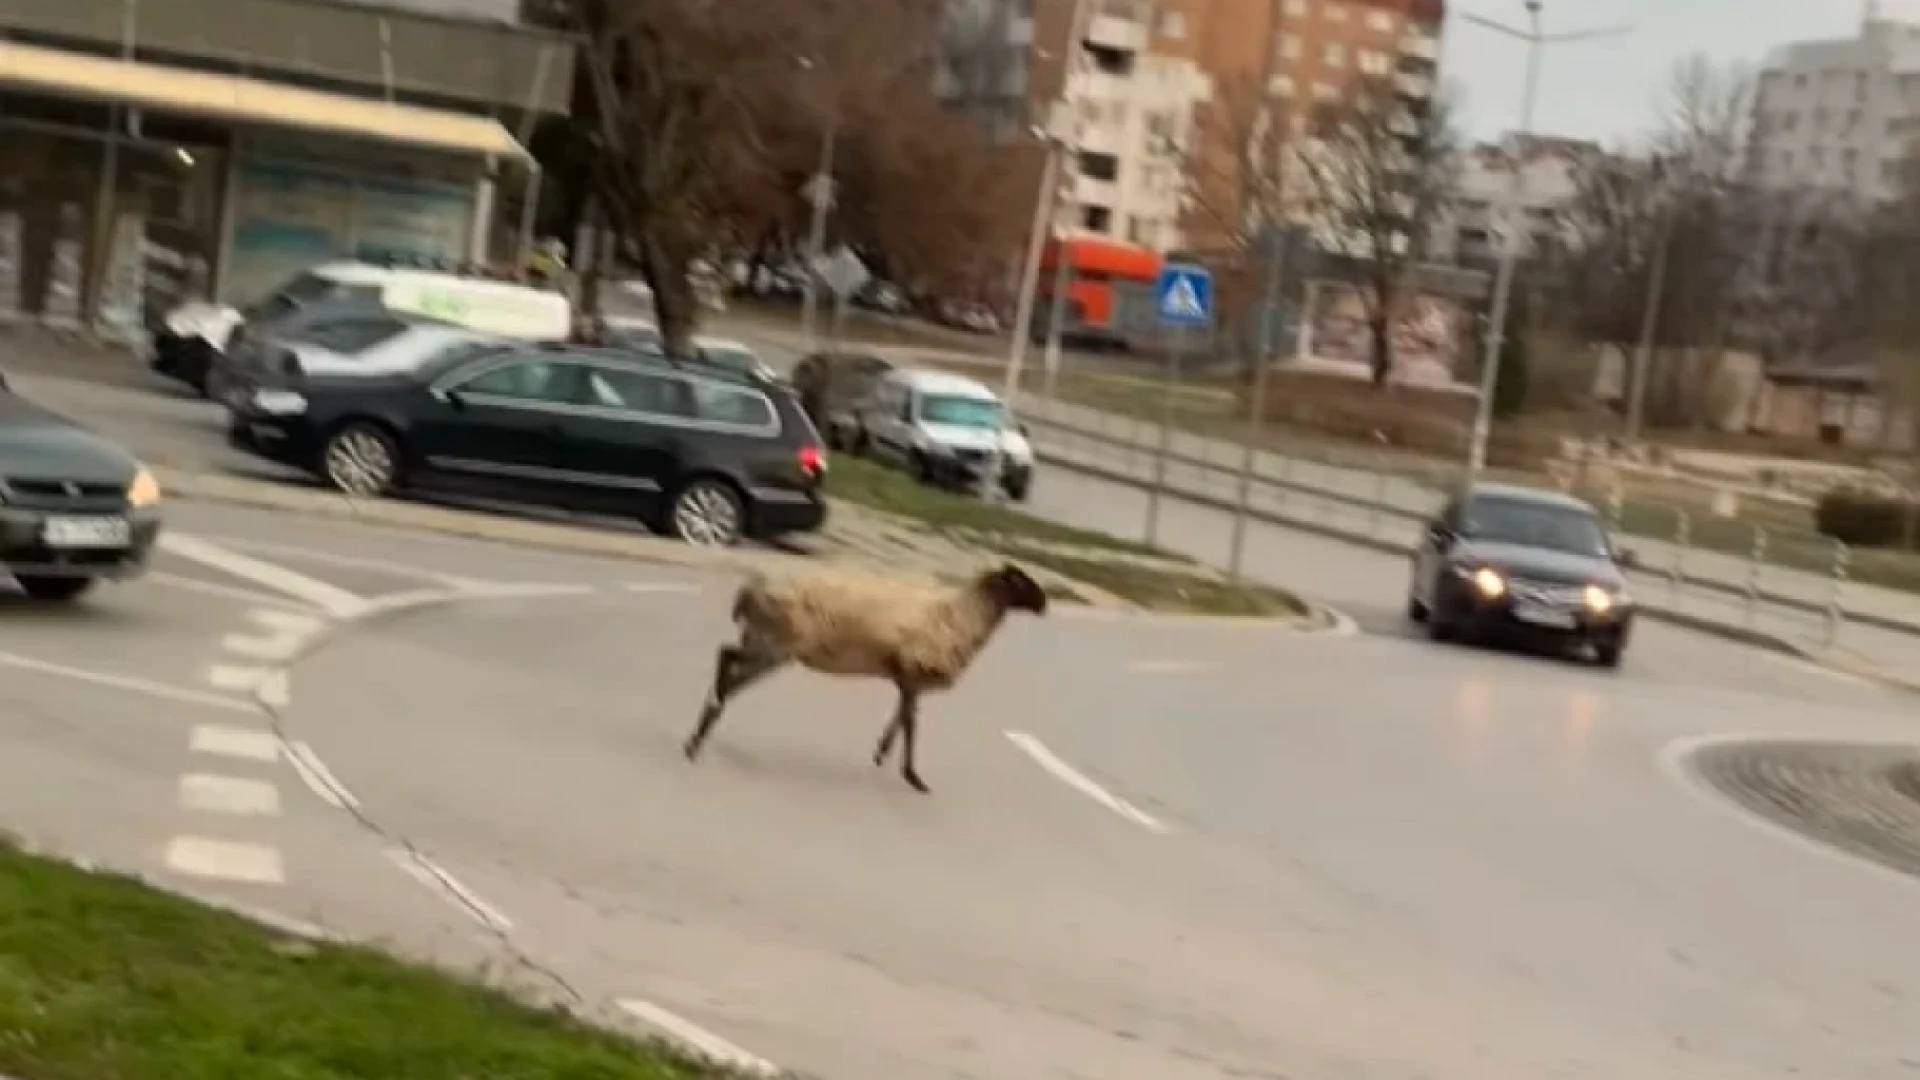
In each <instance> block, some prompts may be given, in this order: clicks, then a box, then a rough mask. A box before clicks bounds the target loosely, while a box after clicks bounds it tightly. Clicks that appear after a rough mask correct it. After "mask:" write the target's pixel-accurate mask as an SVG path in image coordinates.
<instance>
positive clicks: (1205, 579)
mask: <svg viewBox="0 0 1920 1080" xmlns="http://www.w3.org/2000/svg"><path fill="white" fill-rule="evenodd" d="M827 493H828V494H829V495H831V496H834V497H836V498H841V499H845V500H847V501H848V502H851V503H856V504H858V505H861V506H864V507H868V508H870V509H874V510H880V511H883V512H885V513H888V514H893V515H896V516H898V517H901V518H904V519H906V520H908V521H911V522H913V523H915V524H917V525H920V526H922V527H924V528H926V529H928V530H929V531H931V532H933V533H935V534H937V535H941V536H944V537H946V538H948V539H950V540H953V541H955V542H956V543H960V544H963V545H966V546H969V547H973V548H978V549H984V550H989V551H994V552H998V553H1000V554H1002V555H1005V556H1007V557H1008V558H1012V559H1018V560H1021V561H1023V562H1028V563H1032V564H1034V565H1036V566H1040V567H1044V568H1046V569H1048V570H1052V571H1054V572H1055V573H1058V574H1061V575H1063V576H1065V577H1067V578H1071V579H1073V580H1075V581H1079V582H1081V583H1083V584H1086V585H1091V586H1093V587H1094V588H1097V589H1101V590H1104V591H1106V592H1109V593H1112V594H1113V595H1115V596H1118V597H1120V598H1121V599H1123V600H1128V601H1131V602H1133V603H1135V604H1138V605H1140V606H1141V607H1143V608H1146V609H1148V610H1150V611H1160V612H1168V613H1182V614H1205V615H1241V616H1282V615H1304V614H1306V613H1307V611H1308V607H1307V605H1306V604H1305V603H1304V602H1302V601H1301V600H1300V599H1299V598H1298V597H1295V596H1293V595H1291V594H1289V593H1287V592H1284V591H1282V590H1279V589H1273V588H1267V587H1265V586H1259V585H1235V584H1231V583H1229V582H1225V581H1221V580H1219V579H1218V578H1216V577H1212V576H1210V575H1208V574H1207V573H1206V572H1205V571H1203V570H1202V569H1201V568H1200V567H1199V566H1198V565H1197V564H1195V563H1194V562H1193V560H1191V559H1189V558H1187V557H1185V556H1183V555H1178V554H1175V553H1172V552H1168V551H1164V550H1161V549H1159V548H1155V547H1151V546H1149V545H1146V544H1142V543H1138V542H1136V541H1132V540H1124V539H1121V538H1120V537H1117V536H1109V535H1108V534H1106V533H1101V532H1094V531H1092V530H1090V529H1076V528H1073V527H1072V526H1069V525H1059V524H1056V523H1054V522H1051V521H1046V520H1044V519H1041V518H1037V517H1034V516H1033V515H1031V514H1025V513H1021V512H1020V511H1018V510H1014V509H1011V508H1009V507H1005V506H997V505H994V504H991V503H987V502H983V501H981V500H980V499H978V498H975V497H972V496H967V495H960V494H956V493H954V492H950V491H943V490H941V489H939V488H934V487H929V486H927V485H925V484H922V483H920V482H918V481H917V480H914V479H912V478H911V477H908V476H906V475H905V474H903V473H900V472H898V471H895V470H893V469H889V468H886V467H884V466H881V465H877V464H874V463H873V462H870V461H862V460H860V459H859V458H855V457H851V456H847V455H840V456H836V457H835V458H834V460H833V468H832V471H830V472H829V473H828V474H827ZM1183 567H1190V568H1191V569H1183Z"/></svg>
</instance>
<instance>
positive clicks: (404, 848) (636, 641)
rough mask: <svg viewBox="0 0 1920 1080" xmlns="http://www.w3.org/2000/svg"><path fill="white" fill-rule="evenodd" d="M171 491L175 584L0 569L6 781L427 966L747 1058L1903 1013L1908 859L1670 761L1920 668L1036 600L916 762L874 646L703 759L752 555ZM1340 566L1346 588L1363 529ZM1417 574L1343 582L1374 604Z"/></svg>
mask: <svg viewBox="0 0 1920 1080" xmlns="http://www.w3.org/2000/svg"><path fill="white" fill-rule="evenodd" d="M171 524H172V530H173V534H174V535H175V536H177V537H179V538H180V540H179V541H177V542H176V544H175V546H174V551H172V552H170V553H169V554H167V555H165V556H164V557H163V561H162V565H161V566H160V568H159V573H158V575H156V577H154V578H153V579H151V580H148V581H145V582H140V583H135V584H131V585H127V586H122V587H117V588H113V589H110V590H106V591H103V592H102V593H101V594H99V596H98V597H97V598H96V599H94V600H92V601H90V602H89V603H88V604H87V605H86V606H84V607H81V608H78V609H75V610H73V611H67V612H50V611H45V610H40V609H31V608H27V607H25V606H23V605H19V604H8V605H0V667H5V668H7V669H8V673H9V676H10V677H9V678H8V679H7V680H5V683H4V688H3V689H0V733H3V737H4V738H5V741H6V750H7V752H6V753H5V754H4V755H0V762H3V764H0V814H4V815H5V820H6V822H7V823H8V825H9V826H10V827H12V828H15V829H16V830H18V831H20V832H23V833H25V834H27V835H29V836H32V837H36V838H39V839H42V840H44V841H47V842H51V843H54V844H57V845H60V846H63V847H65V848H67V849H69V850H73V851H77V852H80V853H83V854H87V855H90V856H92V857H95V858H98V859H101V860H103V861H106V862H108V863H111V864H113V865H118V866H123V867H126V868H129V869H135V870H140V871H143V872H146V873H149V874H151V875H153V876H155V877H158V878H161V879H164V880H167V881H169V882H171V883H175V884H180V885H184V886H186V887H190V888H192V889H195V890H196V891H198V892H201V893H205V894H212V895H215V896H219V897H224V898H226V899H228V900H230V901H232V902H235V903H238V904H242V905H249V906H253V907H259V908H267V909H272V910H276V911H280V912H285V913H288V914H290V915H293V916H295V917H298V918H302V919H305V920H308V921H312V922H316V923H320V924H322V925H325V926H328V927H334V928H338V929H341V930H344V931H347V932H351V933H357V934H365V935H371V936H376V937H380V938H382V939H383V940H388V941H391V942H394V943H395V944H398V945H400V946H403V947H406V948H408V949H411V950H414V951H417V952H419V953H422V954H424V955H431V956H434V957H436V958H438V959H440V960H442V961H443V962H450V963H455V964H482V963H486V964H489V965H494V966H495V967H494V970H498V968H497V965H499V964H501V963H503V962H520V961H529V962H532V963H534V964H537V965H538V967H539V968H540V969H542V971H544V972H546V973H549V974H550V975H551V976H553V977H557V978H558V979H559V980H562V981H564V983H565V984H566V985H567V986H569V987H571V988H573V990H575V991H577V992H579V993H582V994H586V995H589V996H592V997H595V998H607V999H615V1000H624V1001H626V1002H628V1003H629V1004H630V1005H631V1008H632V1011H633V1015H635V1016H636V1018H638V1020H644V1022H645V1023H646V1024H647V1025H648V1026H653V1027H656V1028H665V1029H667V1030H669V1031H670V1032H671V1033H673V1034H676V1035H679V1036H681V1037H688V1038H700V1039H704V1040H707V1045H708V1046H709V1047H722V1048H724V1049H726V1051H727V1052H729V1053H738V1054H740V1055H745V1060H748V1062H749V1063H752V1062H758V1061H766V1062H773V1063H777V1064H778V1065H780V1066H785V1067H791V1068H797V1069H802V1070H805V1071H808V1072H811V1073H815V1074H818V1075H820V1076H823V1077H831V1078H835V1080H881V1078H886V1080H920V1078H928V1080H931V1078H936V1077H937V1078H942V1080H946V1078H957V1077H967V1076H983V1077H984V1076H995V1077H1003V1076H1046V1075H1090V1076H1091V1075H1098V1076H1105V1077H1117V1078H1134V1077H1139V1078H1147V1077H1154V1078H1164V1077H1173V1078H1187V1077H1193V1078H1200V1077H1221V1076H1273V1077H1279V1076H1286V1077H1310V1078H1313V1080H1342V1078H1349V1077H1351V1078H1373V1077H1381V1078H1401V1077H1406V1078H1412V1077H1428V1076H1433V1077H1463V1078H1464V1077H1473V1078H1476V1080H1479V1078H1494V1080H1502V1078H1507V1077H1512V1078H1516V1080H1517V1078H1521V1077H1526V1078H1528V1080H1533V1078H1537V1077H1540V1076H1595V1077H1603V1076H1604V1077H1617V1076H1634V1077H1638V1078H1648V1080H1657V1078H1662V1077H1674V1078H1676V1080H1677V1078H1680V1077H1687V1078H1689V1080H1696V1078H1700V1077H1716V1078H1720V1077H1726V1078H1742V1080H1744V1078H1749V1077H1753V1078H1757V1077H1763V1076H1765V1077H1774V1076H1786V1075H1802V1076H1820V1077H1825V1078H1880V1077H1888V1078H1891V1077H1906V1076H1910V1075H1912V1069H1913V1067H1914V1062H1915V1061H1917V1060H1920V1034H1916V1028H1915V1025H1914V1024H1913V1022H1912V1020H1913V1015H1914V1013H1913V1007H1914V1006H1913V1002H1914V1001H1915V1000H1916V997H1917V996H1920V976H1916V975H1915V974H1914V973H1915V972H1916V971H1920V936H1916V935H1915V934H1914V933H1913V932H1912V931H1913V915H1912V897H1913V894H1912V892H1911V891H1910V887H1909V886H1907V885H1906V884H1905V883H1903V882H1901V881H1897V880H1891V879H1889V877H1888V876H1887V875H1885V874H1884V873H1879V872H1876V871H1874V870H1872V869H1871V868H1868V867H1866V866H1865V865H1864V864H1858V863H1854V862H1852V861H1850V860H1847V859H1844V858H1842V857H1838V856H1824V855H1822V854H1820V853H1818V852H1815V851H1810V850H1808V849H1806V848H1805V847H1804V846H1802V845H1797V844H1794V843H1791V842H1787V841H1785V840H1783V839H1781V838H1780V837H1779V836H1777V835H1775V834H1773V833H1771V832H1769V831H1767V830H1766V829H1764V828H1762V827H1760V826H1757V825H1756V824H1753V823H1751V822H1748V821H1747V820H1745V819H1743V818H1741V817H1739V816H1738V815H1736V814H1734V813H1732V812H1731V811H1728V810H1726V809H1725V808H1724V807H1722V806H1721V805H1720V804H1718V803H1716V802H1713V801H1711V800H1708V799H1706V798H1705V797H1704V796H1702V795H1700V794H1699V793H1698V792H1697V791H1696V790H1695V788H1694V786H1693V785H1692V784H1690V783H1689V782H1687V781H1686V780H1685V778H1684V776H1682V775H1680V772H1679V770H1677V769H1675V768H1674V766H1673V758H1674V755H1675V754H1676V753H1677V752H1678V748H1681V747H1684V746H1685V745H1687V741H1688V740H1698V739H1700V738H1702V737H1710V736H1725V735H1738V734H1750V735H1764V736H1778V735H1795V734H1800V735H1805V734H1819V735H1821V736H1824V737H1830V738H1848V737H1857V738H1863V739H1899V738H1902V737H1905V736H1906V735H1907V734H1908V733H1909V732H1910V719H1909V718H1910V715H1911V705H1910V703H1908V702H1906V701H1904V700H1902V699H1899V698H1895V697H1893V696H1892V695H1890V694H1888V693H1887V692H1884V691H1881V690H1878V689H1874V688H1871V687H1867V686H1864V685H1859V684H1854V683H1851V682H1847V681H1842V680H1840V679H1837V678H1833V677H1829V676H1826V675H1824V674H1821V673H1818V672H1815V671H1812V670H1808V669H1804V668H1802V667H1799V666H1796V665H1794V664H1793V663H1792V662H1790V661H1786V660H1783V659H1777V658H1773V657H1770V656H1766V655H1764V654H1760V653H1756V652H1753V651H1751V650H1744V649H1740V648H1738V647H1735V646H1731V645H1725V644H1722V643H1719V642H1716V641H1712V640H1710V639H1700V638H1694V637H1690V636H1687V635H1682V634H1678V633H1672V634H1660V633H1659V631H1658V630H1657V629H1656V628H1649V632H1648V635H1647V637H1646V638H1645V639H1644V640H1643V641H1642V642H1641V651H1640V653H1639V654H1638V655H1637V656H1636V658H1635V659H1634V660H1633V661H1632V662H1631V664H1630V667H1629V668H1628V669H1627V670H1626V671H1624V672H1621V673H1617V674H1614V673H1601V672H1597V671H1592V670H1589V669H1584V668H1580V667H1577V666H1573V665H1568V664H1563V663H1559V662H1555V661H1552V660H1544V659H1539V658H1530V657H1517V656H1507V655H1501V654H1495V653H1489V652H1482V651H1477V650H1469V649H1460V648H1445V647H1438V646H1432V645H1430V644H1428V643H1426V642H1423V641H1408V640H1404V639H1403V638H1401V637H1400V636H1398V635H1396V634H1393V633H1386V634H1370V633H1363V634H1357V635H1351V636H1310V635H1297V634H1288V633H1283V632H1279V631H1273V630H1258V629H1249V628H1244V627H1229V626H1218V625H1212V624H1197V623H1190V622H1189V623H1174V622H1161V621H1132V620H1126V621H1113V620H1098V619H1091V618H1076V617H1073V616H1070V615H1060V616H1054V617H1049V618H1048V619H1047V620H1045V621H1037V620H1024V621H1020V622H1016V623H1014V624H1012V625H1010V626H1009V627H1008V628H1007V629H1006V630H1005V631H1004V632H1003V634H1002V635H1001V637H1000V638H999V639H998V640H997V641H996V642H995V643H994V644H993V645H992V646H991V648H990V649H989V651H988V652H987V653H986V655H985V656H984V657H983V658H982V660H981V663H980V665H979V667H978V668H977V669H976V671H975V672H974V673H973V674H972V676H971V677H970V678H969V679H968V680H967V681H966V682H964V683H963V684H962V685H961V687H959V688H958V689H957V690H956V691H955V692H954V693H953V694H952V695H950V696H948V697H946V698H944V699H941V700H938V701H936V702H934V703H932V704H931V705H930V706H929V707H928V710H927V719H928V724H927V729H928V730H927V737H926V739H925V740H924V742H925V745H924V747H923V757H922V771H923V773H924V774H925V775H926V777H927V779H928V780H929V782H930V783H931V784H932V786H933V788H934V794H933V795H932V796H930V797H927V796H919V795H916V794H915V793H913V792H911V791H909V790H908V789H907V788H906V787H905V786H904V785H902V784H901V783H900V781H899V779H898V777H897V776H896V775H895V774H894V773H893V772H892V771H891V770H887V771H876V770H875V769H873V768H872V766H871V765H869V764H868V763H867V760H866V759H867V754H868V752H869V750H870V747H871V745H872V743H871V740H872V739H873V738H874V737H875V736H876V735H877V734H878V731H879V729H880V727H881V725H882V723H883V721H884V720H885V717H886V715H887V710H888V706H889V701H888V695H887V694H886V693H885V692H884V691H883V690H882V689H881V688H879V687H877V686H875V685H872V684H867V683H862V682H841V681H833V680H827V679H823V678H819V677H816V676H809V675H807V674H805V673H792V674H783V675H782V676H780V677H778V678H777V679H775V680H773V681H772V682H770V683H768V684H767V685H766V686H764V687H763V688H761V689H759V690H756V691H755V692H753V693H751V694H749V695H748V696H746V697H743V698H742V699H741V700H740V702H739V703H738V705H737V706H736V708H735V710H734V711H733V713H732V714H731V715H730V717H729V719H728V721H727V722H726V723H725V724H724V725H723V726H722V727H721V728H720V730H719V733H718V734H717V735H716V736H715V741H714V743H713V745H712V748H711V750H710V751H709V754H708V756H707V757H706V758H705V759H703V761H702V762H701V763H700V764H699V765H697V766H691V765H688V764H687V763H686V762H685V761H684V760H682V759H681V758H680V756H679V754H678V742H679V740H680V739H681V737H683V735H684V734H685V731H686V728H687V725H688V724H689V723H690V722H691V720H692V714H693V712H694V710H695V709H696V708H697V707H698V703H699V700H700V697H701V695H702V693H703V691H704V687H705V681H706V678H707V675H708V672H709V670H710V667H709V665H710V662H711V653H712V648H713V646H714V644H715V643H716V642H717V641H718V640H719V638H720V637H721V636H722V634H723V631H724V610H725V603H726V599H727V595H728V593H729V591H730V583H729V582H726V581H724V580H718V579H714V578H708V577H703V576H700V575H693V574H687V573H685V572H678V571H665V570H662V569H659V568H654V567H647V566H640V565H635V564H623V563H608V562H601V561H596V560H590V559H582V558H577V557H572V556H562V555H557V554H550V553H540V552H533V551H525V550H518V549H513V548H507V547H502V546H497V545H489V544H485V543H480V542H473V541H456V540H450V539H445V538H428V537H420V536H413V535H408V534H402V533H391V532H381V531H374V530H370V529H367V528H365V527H362V526H356V525H349V524H340V523H326V522H316V521H308V520H304V519H297V518H287V517H274V516H268V515H263V514H257V513H253V512H248V511H241V510H233V509H219V508H213V507H201V506H190V505H181V506H177V507H175V508H174V509H173V512H172V517H171ZM1334 550H1345V549H1339V548H1335V549H1334ZM1323 554H1325V553H1323ZM1314 565H1315V567H1316V581H1317V582H1319V583H1321V584H1323V585H1324V586H1325V587H1326V588H1328V589H1329V590H1345V589H1353V590H1359V589H1362V588H1364V587H1365V575H1367V574H1368V573H1377V571H1376V570H1370V569H1369V568H1368V567H1366V566H1364V565H1359V564H1355V563H1341V562H1339V561H1338V560H1337V559H1335V558H1333V557H1332V556H1331V555H1330V554H1329V555H1328V557H1327V558H1326V559H1325V560H1324V561H1319V562H1316V563H1315V564H1314ZM1349 574H1352V575H1354V576H1353V577H1352V579H1351V580H1349V578H1348V576H1347V575H1349ZM1386 591H1387V592H1388V593H1389V594H1390V593H1391V592H1392V588H1391V587H1389V588H1388V589H1387V590H1386ZM1390 604H1391V601H1389V600H1381V601H1376V603H1375V604H1374V605H1373V607H1372V608H1367V607H1364V606H1361V605H1355V606H1356V607H1357V608H1359V611H1360V615H1361V621H1362V623H1363V625H1375V626H1377V627H1379V628H1381V629H1389V630H1390V629H1391V628H1392V624H1391V623H1389V622H1386V621H1384V620H1385V612H1386V609H1387V607H1388V606H1389V605H1390ZM386 608H392V610H390V611H388V610H384V609H386ZM1681 650H1684V651H1681ZM1669 652H1676V653H1678V654H1679V655H1677V656H1674V657H1670V656H1668V653H1669ZM280 672H284V673H285V677H284V678H282V677H281V676H280V675H278V674H276V673H280ZM262 699H264V700H265V702H266V706H264V707H263V706H261V705H260V704H259V702H260V701H261V700H262ZM275 735H277V736H279V737H280V738H282V739H284V740H285V741H284V742H278V741H274V742H269V741H268V740H269V738H270V737H271V736H275ZM287 747H294V748H296V749H294V750H288V749H287ZM190 778H191V779H190ZM210 778H211V779H210ZM269 792H270V794H268V793H269ZM526 977H527V978H529V979H532V978H545V977H546V976H545V975H541V974H538V973H535V972H533V971H532V970H531V969H528V974H527V975H526ZM638 1020H637V1021H636V1022H638ZM715 1038H718V1039H720V1040H723V1043H722V1044H717V1043H714V1042H713V1041H712V1040H713V1039H715Z"/></svg>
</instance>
